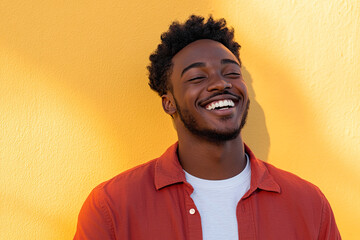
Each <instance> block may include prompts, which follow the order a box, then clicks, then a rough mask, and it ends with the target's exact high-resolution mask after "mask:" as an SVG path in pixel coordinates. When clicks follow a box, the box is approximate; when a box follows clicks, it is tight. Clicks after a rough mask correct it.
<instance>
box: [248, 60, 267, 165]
mask: <svg viewBox="0 0 360 240" xmlns="http://www.w3.org/2000/svg"><path fill="white" fill-rule="evenodd" d="M242 74H243V77H244V80H245V82H246V85H247V88H248V92H249V98H250V108H249V115H248V118H247V121H246V125H245V127H244V130H243V134H242V135H243V138H244V141H245V143H246V144H247V145H248V146H249V147H250V148H251V150H252V151H253V152H254V154H255V156H256V157H257V158H259V159H261V160H264V161H267V160H268V156H269V148H270V136H269V132H268V130H267V127H266V121H265V114H264V111H263V109H262V108H261V106H260V104H259V103H258V102H257V101H256V95H255V91H254V88H253V86H252V83H253V79H252V78H251V75H250V73H249V72H248V71H247V69H246V68H245V67H244V66H242Z"/></svg>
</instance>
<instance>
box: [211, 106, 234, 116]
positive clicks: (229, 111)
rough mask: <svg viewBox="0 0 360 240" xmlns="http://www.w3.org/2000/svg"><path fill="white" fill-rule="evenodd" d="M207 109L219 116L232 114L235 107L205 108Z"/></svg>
mask: <svg viewBox="0 0 360 240" xmlns="http://www.w3.org/2000/svg"><path fill="white" fill-rule="evenodd" d="M206 110H207V109H206ZM207 111H208V112H211V113H214V114H216V115H219V116H227V115H230V114H233V113H234V112H235V107H232V108H227V109H223V110H219V109H214V110H207Z"/></svg>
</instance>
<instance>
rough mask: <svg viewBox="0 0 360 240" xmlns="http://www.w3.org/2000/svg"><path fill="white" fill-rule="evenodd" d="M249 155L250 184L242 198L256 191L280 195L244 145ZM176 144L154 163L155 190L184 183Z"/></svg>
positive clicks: (267, 173) (264, 167) (262, 166)
mask: <svg viewBox="0 0 360 240" xmlns="http://www.w3.org/2000/svg"><path fill="white" fill-rule="evenodd" d="M244 146H245V152H246V153H247V154H248V155H249V159H250V166H251V183H250V189H249V191H248V192H247V193H246V194H245V195H244V198H246V197H248V196H250V195H251V194H252V193H253V192H254V191H255V190H256V189H258V188H259V189H261V190H265V191H271V192H277V193H280V186H279V184H278V183H277V182H276V181H275V179H274V178H273V177H272V176H271V174H270V172H269V170H268V169H267V167H266V165H265V163H264V162H262V161H261V160H258V159H257V158H256V157H255V155H254V154H253V152H252V151H251V150H250V148H249V147H248V146H247V145H246V144H244ZM177 148H178V143H175V144H173V145H172V146H170V147H169V148H168V149H167V150H166V151H165V153H164V154H163V155H161V156H160V157H159V158H158V160H157V161H156V165H155V187H156V189H157V190H159V189H161V188H164V187H166V186H169V185H172V184H176V183H183V182H186V178H185V173H184V171H183V169H182V167H181V165H180V162H179V159H178V156H177Z"/></svg>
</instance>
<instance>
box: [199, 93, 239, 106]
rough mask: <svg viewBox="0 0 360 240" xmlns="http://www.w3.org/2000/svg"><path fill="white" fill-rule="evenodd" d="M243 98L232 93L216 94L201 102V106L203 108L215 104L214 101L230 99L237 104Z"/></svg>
mask: <svg viewBox="0 0 360 240" xmlns="http://www.w3.org/2000/svg"><path fill="white" fill-rule="evenodd" d="M240 98H241V97H239V96H237V95H235V94H233V93H230V92H227V93H216V94H213V95H212V96H210V97H208V98H206V99H204V100H201V101H200V102H199V105H200V106H201V107H205V106H206V105H208V104H209V103H211V102H214V101H219V100H225V99H230V100H233V101H234V102H235V104H236V103H237V102H238V101H239V100H240Z"/></svg>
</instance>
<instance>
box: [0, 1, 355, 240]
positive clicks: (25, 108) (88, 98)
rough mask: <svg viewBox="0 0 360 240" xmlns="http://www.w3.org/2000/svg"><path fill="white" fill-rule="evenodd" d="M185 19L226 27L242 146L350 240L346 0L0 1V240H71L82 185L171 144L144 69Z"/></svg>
mask: <svg viewBox="0 0 360 240" xmlns="http://www.w3.org/2000/svg"><path fill="white" fill-rule="evenodd" d="M175 2H179V4H175ZM191 13H197V14H204V15H208V13H213V14H214V16H215V17H216V18H218V17H222V16H223V17H225V18H227V19H228V22H229V23H230V24H231V25H232V26H234V27H235V29H236V38H237V40H238V41H239V42H240V43H241V45H242V46H243V47H242V50H241V56H242V61H243V63H244V69H243V71H244V74H245V77H246V81H247V84H248V86H249V90H250V93H251V97H252V105H251V110H250V116H249V120H248V125H247V127H246V130H245V133H244V138H245V140H246V142H247V143H248V144H249V145H250V146H251V147H252V148H253V149H254V151H255V153H257V155H258V156H259V157H261V158H262V159H264V160H266V161H268V162H270V163H273V164H275V165H276V166H279V167H281V168H283V169H285V170H288V171H291V172H294V173H296V174H298V175H299V176H301V177H303V178H305V179H307V180H309V181H311V182H313V183H315V184H316V185H318V186H319V187H320V188H321V189H322V190H323V192H324V193H325V195H326V196H327V197H328V200H329V201H330V203H331V205H332V207H333V210H334V213H335V216H336V219H337V223H338V226H339V228H340V231H341V233H342V236H343V238H344V239H358V237H359V236H360V228H359V226H360V204H359V203H360V189H359V183H360V174H359V172H360V148H359V146H360V124H359V122H360V107H359V106H360V104H359V103H360V94H359V92H360V67H359V66H360V45H359V41H360V3H359V1H357V0H322V1H320V0H319V1H314V0H302V1H294V0H292V1H290V0H289V1H279V0H269V1H263V0H254V1H245V0H237V1H230V0H229V1H221V0H199V1H170V0H168V1H166V0H156V1H114V0H110V1H95V0H86V1H71V0H66V1H40V0H33V1H20V0H12V1H6V0H1V1H0V183H1V186H0V203H1V204H0V216H1V218H0V238H1V239H70V238H72V236H73V234H74V231H75V226H76V219H77V214H78V212H79V209H80V207H81V205H82V203H83V201H84V200H85V198H86V196H87V195H88V194H89V192H90V190H91V189H92V188H93V187H94V186H96V185H97V184H98V183H100V182H101V181H104V180H106V179H109V178H110V177H112V176H114V175H116V174H117V173H119V172H121V171H123V170H125V169H127V168H130V167H132V166H134V165H137V164H139V163H142V162H145V161H147V160H149V159H152V158H154V157H157V156H158V155H160V154H161V153H162V152H163V150H165V149H166V147H167V146H168V145H170V144H171V143H173V142H174V141H175V140H176V135H175V132H174V130H173V128H172V125H171V121H170V118H169V117H167V116H166V115H165V114H164V113H163V112H162V109H161V102H160V98H158V97H157V95H156V94H155V93H153V92H152V91H150V90H149V88H148V86H147V77H146V69H145V66H146V65H147V64H148V56H149V54H150V53H151V51H152V50H154V48H155V46H156V44H157V43H158V42H159V35H160V33H161V32H162V31H164V30H166V29H167V26H168V24H169V23H170V21H172V20H174V19H179V20H183V19H185V18H186V17H187V16H188V15H189V14H191Z"/></svg>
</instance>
